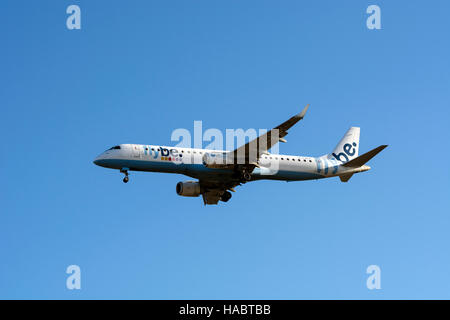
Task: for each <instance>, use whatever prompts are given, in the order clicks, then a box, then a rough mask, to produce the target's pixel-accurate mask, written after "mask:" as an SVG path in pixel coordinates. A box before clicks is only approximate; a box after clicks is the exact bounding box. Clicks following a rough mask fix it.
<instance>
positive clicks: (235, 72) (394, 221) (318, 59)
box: [0, 0, 450, 299]
mask: <svg viewBox="0 0 450 320" xmlns="http://www.w3.org/2000/svg"><path fill="white" fill-rule="evenodd" d="M71 4H77V5H79V6H80V8H81V12H82V29H81V30H72V31H70V30H68V29H67V28H66V18H67V17H68V15H67V14H66V12H65V11H66V8H67V7H68V6H69V5H71ZM370 4H377V5H379V6H380V8H381V14H382V16H381V19H382V22H381V23H382V30H368V29H367V28H366V19H367V17H368V15H367V14H366V12H365V11H366V8H367V6H368V5H370ZM449 12H450V3H449V2H448V1H432V2H428V1H413V2H411V1H345V2H342V3H338V2H336V1H314V2H311V1H309V2H306V1H282V2H279V1H261V0H259V1H197V0H196V1H170V2H168V1H126V2H124V1H76V0H70V1H56V0H53V1H34V2H30V1H2V2H1V3H0V21H1V22H0V23H1V26H2V27H1V28H0V41H1V51H0V70H1V72H0V97H1V108H2V126H0V133H1V135H2V137H3V144H2V148H1V149H2V157H1V158H0V161H1V168H2V178H3V183H2V186H1V193H0V197H1V202H2V210H1V215H0V257H1V260H0V261H1V262H0V298H8V299H11V298H30V299H52V298H57V299H99V298H100V299H108V298H112V299H119V298H120V299H122V298H123V299H349V298H351V299H392V298H395V299H404V298H413V299H416V298H447V299H448V298H450V271H449V270H450V255H449V252H448V243H449V241H450V235H449V227H450V216H449V212H448V208H449V204H450V203H449V202H450V201H449V178H450V177H449V170H448V166H447V165H446V159H448V158H449V156H450V154H449V149H448V146H447V145H448V143H447V142H448V140H449V132H448V119H449V115H450V114H449V113H450V112H449V107H450V104H449V101H450V91H449V88H450V87H449V84H450V60H449V58H448V57H449V56H450V43H449V40H448V39H449V38H448V32H449V31H450V29H449V27H448V14H449ZM307 103H310V104H311V108H310V110H309V112H308V114H307V116H306V118H305V120H304V121H302V122H301V123H300V124H299V125H298V126H296V127H295V128H293V130H291V132H290V134H289V136H288V137H287V140H288V143H286V144H283V145H281V146H280V152H281V153H287V154H301V155H311V156H319V155H322V154H324V153H328V152H330V151H331V150H332V149H333V147H334V146H335V145H336V143H337V142H338V140H339V139H340V138H341V137H342V135H343V134H344V133H345V131H346V130H347V129H348V128H349V127H350V126H360V127H361V143H360V152H365V151H368V150H370V149H372V148H374V147H376V146H378V145H380V144H389V148H388V149H386V150H385V151H383V152H382V153H381V154H380V155H379V156H377V157H376V158H375V159H373V160H372V161H371V162H370V165H371V166H372V170H371V171H369V172H366V173H363V174H359V175H356V176H354V177H353V178H352V179H351V180H350V182H349V183H347V184H344V183H341V182H340V181H339V179H337V178H334V179H325V180H321V181H311V182H295V183H285V182H264V181H263V182H255V183H250V184H247V185H246V186H245V187H240V188H238V190H237V192H236V194H234V196H233V199H232V200H231V201H230V202H228V203H226V204H221V205H219V206H208V207H204V206H203V204H202V201H201V199H197V198H193V199H191V198H182V197H179V196H177V195H176V193H175V185H176V183H177V182H178V181H182V180H186V178H185V177H183V176H177V175H169V174H159V173H153V174H152V173H133V174H132V176H131V181H130V183H128V184H126V185H125V184H124V183H122V181H121V180H122V175H121V174H119V173H118V172H116V171H113V170H106V169H103V168H100V167H96V166H94V165H93V163H92V160H93V158H94V157H95V156H96V155H98V154H99V153H100V152H102V151H103V150H105V149H106V148H108V147H110V146H112V145H116V144H119V143H145V144H161V145H170V144H171V141H170V135H171V133H172V131H173V130H174V129H176V128H187V129H192V128H193V121H194V120H202V121H203V126H204V128H205V129H207V128H218V129H221V130H225V129H226V128H271V127H273V126H275V125H278V124H280V123H281V122H283V121H284V120H286V119H287V118H288V117H290V116H292V115H293V114H295V113H297V112H299V111H300V110H301V108H303V106H304V105H306V104H307ZM71 264H76V265H79V266H80V267H81V272H82V289H81V290H79V291H77V290H73V291H70V290H67V289H66V287H65V284H66V278H67V275H66V273H65V270H66V268H67V266H69V265H71ZM371 264H376V265H379V266H380V268H381V286H382V289H381V290H378V291H377V290H372V291H371V290H368V289H367V288H366V278H367V275H366V273H365V271H366V268H367V267H368V266H369V265H371Z"/></svg>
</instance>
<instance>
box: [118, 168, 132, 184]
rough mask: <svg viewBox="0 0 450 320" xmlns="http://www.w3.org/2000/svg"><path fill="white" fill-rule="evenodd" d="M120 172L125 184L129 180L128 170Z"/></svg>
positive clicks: (124, 169)
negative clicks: (123, 176)
mask: <svg viewBox="0 0 450 320" xmlns="http://www.w3.org/2000/svg"><path fill="white" fill-rule="evenodd" d="M120 172H122V173H123V174H124V175H125V178H123V180H122V181H123V183H127V182H128V181H129V180H130V179H129V178H128V168H122V169H120Z"/></svg>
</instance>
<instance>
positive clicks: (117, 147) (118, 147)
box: [108, 146, 120, 150]
mask: <svg viewBox="0 0 450 320" xmlns="http://www.w3.org/2000/svg"><path fill="white" fill-rule="evenodd" d="M114 149H120V146H115V147H112V148H109V149H108V150H114Z"/></svg>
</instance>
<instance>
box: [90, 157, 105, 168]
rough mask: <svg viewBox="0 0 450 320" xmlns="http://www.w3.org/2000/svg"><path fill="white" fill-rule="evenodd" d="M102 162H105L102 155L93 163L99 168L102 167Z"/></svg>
mask: <svg viewBox="0 0 450 320" xmlns="http://www.w3.org/2000/svg"><path fill="white" fill-rule="evenodd" d="M102 160H103V157H102V155H99V156H98V157H97V158H95V159H94V161H92V162H93V163H94V164H95V165H97V166H101V165H102Z"/></svg>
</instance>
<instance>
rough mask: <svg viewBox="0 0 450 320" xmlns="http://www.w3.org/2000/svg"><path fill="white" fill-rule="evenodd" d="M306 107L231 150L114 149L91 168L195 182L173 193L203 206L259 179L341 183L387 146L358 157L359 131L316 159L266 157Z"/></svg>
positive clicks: (127, 146) (224, 199)
mask: <svg viewBox="0 0 450 320" xmlns="http://www.w3.org/2000/svg"><path fill="white" fill-rule="evenodd" d="M308 107H309V105H307V106H306V107H305V108H304V109H303V110H302V111H301V112H300V113H299V114H297V115H295V116H293V117H291V118H290V119H289V120H287V121H285V122H283V123H282V124H280V125H279V126H277V127H275V128H273V129H272V130H270V131H268V132H266V133H265V134H262V135H260V136H259V137H257V138H256V139H254V140H252V141H250V142H248V143H246V144H244V145H242V146H241V147H239V148H237V149H235V150H233V151H226V150H209V149H198V148H179V147H168V146H157V145H140V144H120V145H117V146H114V147H112V148H110V149H108V150H106V151H105V152H103V153H101V154H100V155H99V156H98V157H97V158H95V160H94V164H96V165H98V166H101V167H105V168H111V169H118V170H120V172H121V173H123V174H124V175H125V177H124V178H123V182H125V183H127V182H128V181H129V171H146V172H165V173H177V174H183V175H186V176H188V177H191V178H194V179H197V181H191V180H190V181H181V182H178V183H177V185H176V193H177V194H178V195H180V196H185V197H199V196H200V195H201V196H202V197H203V203H204V205H212V204H218V203H219V201H222V202H227V201H228V200H230V199H231V193H230V191H232V192H235V187H236V186H239V185H243V184H245V183H247V182H250V181H257V180H263V179H270V180H281V181H303V180H314V179H323V178H331V177H339V178H340V180H341V181H342V182H347V181H349V180H350V178H351V177H352V176H353V174H355V173H360V172H364V171H368V170H370V169H371V168H370V167H369V166H368V165H366V163H367V162H368V161H369V160H370V159H372V158H373V157H374V156H376V155H377V154H378V153H379V152H381V151H382V150H383V149H384V148H386V147H387V145H381V146H379V147H377V148H375V149H373V150H371V151H369V152H367V153H364V154H363V155H361V156H359V155H358V153H359V136H360V128H359V127H351V128H350V129H349V130H348V131H347V132H346V134H345V135H344V137H343V138H342V139H341V140H340V141H339V143H338V144H337V146H336V148H334V150H333V151H332V152H331V153H329V154H325V155H323V156H320V157H309V156H294V155H281V154H272V153H270V152H269V150H270V149H271V148H272V147H273V146H274V145H275V144H276V143H278V142H286V140H285V139H284V137H285V136H286V135H287V134H288V130H289V129H290V128H291V127H293V126H294V125H295V124H296V123H297V122H299V121H300V120H302V119H303V118H304V116H305V114H306V111H307V110H308Z"/></svg>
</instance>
